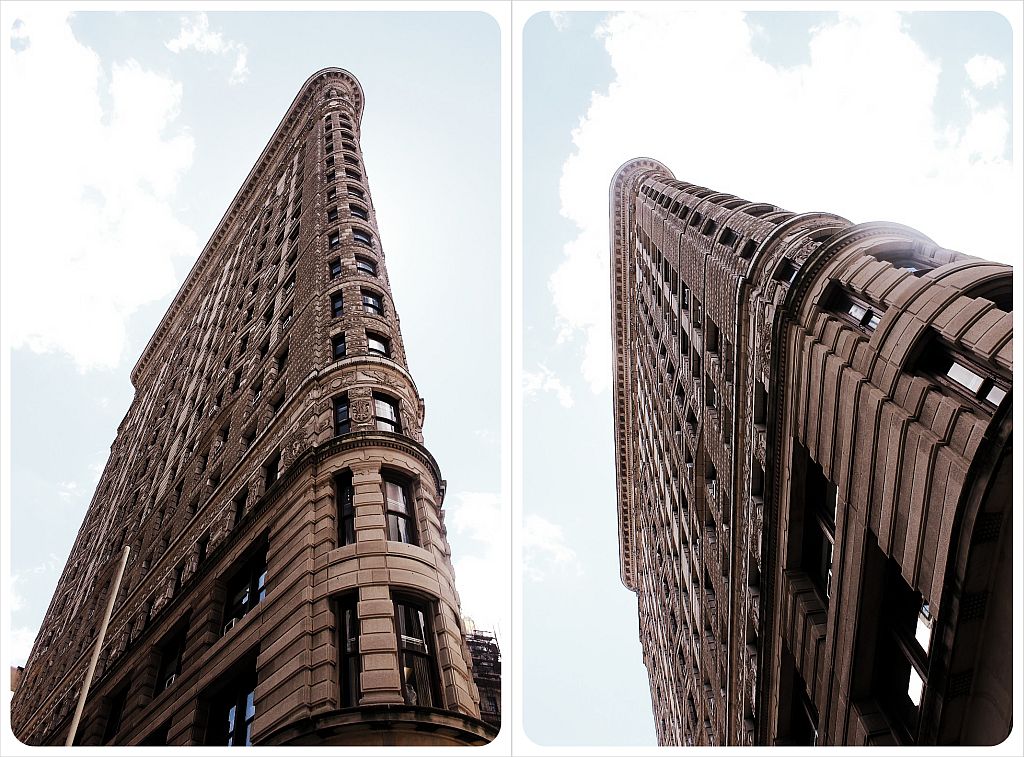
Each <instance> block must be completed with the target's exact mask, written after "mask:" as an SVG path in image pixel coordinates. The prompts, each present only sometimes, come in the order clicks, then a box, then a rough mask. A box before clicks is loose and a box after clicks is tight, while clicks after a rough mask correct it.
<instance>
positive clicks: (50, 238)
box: [2, 4, 507, 664]
mask: <svg viewBox="0 0 1024 757" xmlns="http://www.w3.org/2000/svg"><path fill="white" fill-rule="evenodd" d="M3 27H4V29H5V32H6V34H5V35H4V44H3V51H2V55H3V76H4V79H3V97H4V102H3V118H4V121H3V134H4V138H3V164H4V173H3V196H4V214H3V215H4V224H3V228H2V233H3V251H4V252H3V259H2V262H3V277H2V278H3V287H4V290H3V306H4V318H3V323H4V329H5V332H4V336H5V347H7V346H10V347H11V348H12V349H11V352H10V387H11V412H10V416H9V417H10V419H11V420H10V433H11V441H10V445H9V449H10V471H11V475H10V477H9V481H10V508H9V512H10V519H11V529H10V531H8V532H7V533H8V535H10V536H13V538H12V539H11V542H10V548H9V549H8V550H5V552H6V553H7V554H8V555H9V556H10V567H11V573H10V575H11V583H10V585H9V586H8V587H7V591H6V592H5V597H4V599H5V602H4V604H5V607H6V609H8V610H10V611H11V613H10V623H11V626H10V627H11V633H10V634H5V645H6V646H5V656H6V657H7V661H9V662H10V663H12V664H17V663H21V662H24V659H25V656H26V655H27V653H28V651H29V648H30V645H31V642H32V639H33V637H34V634H35V630H36V628H37V627H38V624H39V622H40V621H41V619H42V616H43V614H44V613H45V610H46V606H47V604H48V602H49V598H50V596H51V595H52V592H53V588H54V586H55V585H56V581H57V579H58V577H59V574H60V571H61V570H62V568H63V565H64V561H65V559H66V557H67V553H68V551H69V549H70V547H71V544H72V542H73V540H74V537H75V535H76V533H77V530H78V527H79V524H80V522H81V519H82V516H83V514H84V512H85V509H86V507H87V506H88V503H89V500H90V498H91V496H92V493H93V489H94V487H95V483H96V480H97V478H98V475H99V472H100V470H101V469H102V466H103V464H104V462H105V460H106V458H107V455H108V453H109V446H110V444H111V442H112V441H113V439H114V436H115V434H116V429H117V425H118V423H119V422H120V420H121V418H122V417H123V415H124V412H125V411H126V409H127V407H128V405H129V403H130V401H131V397H132V393H133V390H132V387H131V384H130V381H129V378H128V375H129V372H130V370H131V368H132V366H133V365H134V363H135V360H136V359H137V358H138V355H139V354H140V352H141V350H142V348H143V347H144V345H145V344H146V341H147V340H148V338H149V336H150V334H151V333H152V331H153V330H154V328H155V327H156V324H157V323H158V322H159V319H160V317H161V316H162V315H163V313H164V311H165V310H166V308H167V306H168V304H169V302H170V299H171V297H172V296H173V295H174V294H175V292H176V291H177V289H178V287H179V286H180V284H181V282H182V281H183V279H184V277H185V275H186V274H187V272H188V270H189V268H190V267H191V265H192V262H193V261H194V260H195V257H196V255H197V254H198V252H199V251H200V249H201V248H202V246H203V245H204V244H205V243H206V240H207V239H208V238H209V235H210V234H211V233H212V231H213V229H214V227H215V225H216V223H217V222H218V221H219V220H220V217H221V215H222V214H223V213H224V211H225V210H226V209H227V206H228V203H229V202H230V200H231V198H232V197H233V196H234V194H235V192H236V191H237V190H238V188H239V186H240V185H241V182H242V180H243V179H244V178H245V176H246V174H247V173H248V172H249V170H250V168H251V167H252V165H253V163H254V162H255V161H256V159H257V158H258V157H259V154H260V152H261V151H262V149H263V147H264V145H265V144H266V142H267V141H268V139H269V138H270V136H271V135H272V133H273V131H274V129H275V128H276V126H277V124H278V122H279V120H280V119H281V117H282V116H283V115H284V113H285V110H286V109H287V107H288V106H289V105H290V103H291V101H292V99H293V97H294V96H295V94H296V93H297V92H298V89H299V87H300V86H301V85H302V83H303V82H304V81H305V80H306V79H307V77H309V75H310V74H312V73H313V72H314V71H316V70H318V69H320V68H322V67H325V66H340V67H343V68H346V69H348V70H350V71H351V72H352V73H354V74H355V75H356V76H357V77H358V78H359V80H360V82H361V83H362V86H363V89H364V91H365V93H366V109H365V112H364V118H363V127H362V137H363V138H362V148H363V154H364V157H365V163H366V170H367V175H368V178H369V182H370V188H371V191H372V192H373V198H374V204H375V207H376V210H377V216H378V221H379V226H380V231H381V240H382V243H383V247H384V252H385V256H386V258H387V263H388V271H389V275H390V278H391V282H392V286H393V291H394V297H395V302H396V306H397V308H398V312H399V314H400V316H401V317H402V332H403V336H404V341H405V344H406V348H407V352H408V358H409V364H410V368H411V370H412V372H413V375H414V377H415V378H416V381H417V385H418V387H419V390H420V393H421V394H422V396H423V397H424V399H425V402H426V410H427V412H426V423H425V426H424V436H425V439H426V444H427V446H428V447H429V448H430V450H431V451H432V452H433V453H434V455H435V456H436V458H437V460H438V462H439V464H440V466H441V470H442V473H443V475H444V476H445V477H446V479H447V481H448V493H447V497H446V501H445V509H446V511H447V515H446V518H447V526H448V533H449V540H450V542H451V545H452V550H453V560H454V563H455V568H456V575H457V581H458V585H459V587H460V591H461V594H462V600H463V610H464V612H465V613H466V614H467V615H470V616H472V617H473V618H474V620H475V621H476V622H477V623H478V624H479V625H480V626H482V627H485V628H498V629H499V630H502V629H501V626H502V614H503V608H504V606H505V601H506V600H505V597H503V596H500V595H497V596H496V595H495V593H494V592H493V590H492V587H491V585H490V580H491V579H492V578H493V577H494V576H499V577H502V576H506V575H507V572H506V571H507V567H506V565H505V560H504V559H499V556H500V555H501V554H502V553H503V549H504V542H503V541H502V540H501V536H502V534H503V533H504V529H503V528H502V527H501V525H502V522H503V521H502V515H501V507H502V498H501V492H500V462H501V447H500V433H501V428H500V371H501V356H500V344H501V340H500V338H498V335H499V334H500V311H499V303H500V286H501V278H500V275H501V274H500V263H501V259H500V243H501V230H500V223H499V222H500V210H501V208H500V199H501V197H500V191H501V185H500V181H501V176H500V154H499V149H500V123H499V112H500V104H499V76H500V49H499V27H498V25H497V24H496V23H495V22H494V20H493V19H492V18H491V17H490V16H488V15H485V14H481V13H471V12H464V13H301V14H299V13H210V14H209V15H203V14H198V13H185V14H183V13H131V12H128V13H98V12H80V13H77V14H75V15H74V16H72V17H70V18H65V17H64V14H62V13H60V12H54V11H53V10H52V9H48V8H38V7H35V8H29V7H26V6H21V7H19V8H17V9H11V8H10V7H8V6H7V5H6V4H5V6H4V15H3ZM290 39H291V40H294V39H302V40H303V44H301V45H291V44H287V45H286V44H284V42H283V41H284V40H290ZM470 313H471V314H472V317H467V314H470ZM441 356H443V358H442V357H441ZM5 383H6V382H5ZM5 414H6V413H5ZM5 478H6V477H5ZM502 583H503V584H504V583H505V582H504V581H502Z"/></svg>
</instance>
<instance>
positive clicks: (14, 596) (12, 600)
mask: <svg viewBox="0 0 1024 757" xmlns="http://www.w3.org/2000/svg"><path fill="white" fill-rule="evenodd" d="M21 580H22V578H21V574H20V573H11V578H10V582H9V585H8V589H7V606H8V608H9V610H10V611H11V612H17V611H18V610H20V609H22V608H23V607H24V606H25V598H24V597H23V596H21V592H19V591H18V582H19V581H21Z"/></svg>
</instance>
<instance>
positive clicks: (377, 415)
mask: <svg viewBox="0 0 1024 757" xmlns="http://www.w3.org/2000/svg"><path fill="white" fill-rule="evenodd" d="M373 415H374V420H375V422H376V424H377V430H378V431H391V432H394V433H396V434H399V433H401V432H402V422H401V420H400V419H399V416H398V400H395V399H392V398H391V397H388V396H387V395H386V394H376V393H375V394H374V395H373Z"/></svg>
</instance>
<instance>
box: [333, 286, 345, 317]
mask: <svg viewBox="0 0 1024 757" xmlns="http://www.w3.org/2000/svg"><path fill="white" fill-rule="evenodd" d="M344 310H345V301H344V298H343V297H342V294H341V292H333V293H332V294H331V317H332V318H337V317H339V316H340V315H341V314H342V313H343V312H344Z"/></svg>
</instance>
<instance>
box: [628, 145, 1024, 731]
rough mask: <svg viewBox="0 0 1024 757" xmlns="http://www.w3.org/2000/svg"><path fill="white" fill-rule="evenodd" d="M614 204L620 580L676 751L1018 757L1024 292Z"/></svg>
mask: <svg viewBox="0 0 1024 757" xmlns="http://www.w3.org/2000/svg"><path fill="white" fill-rule="evenodd" d="M610 202H611V208H610V211H611V218H610V222H611V228H610V239H611V290H612V301H613V323H612V330H613V339H614V343H615V357H616V363H615V390H614V417H615V443H616V465H617V486H618V492H617V494H618V517H619V535H620V564H621V575H622V580H623V583H624V584H625V585H626V586H627V587H628V588H629V589H631V590H633V591H634V592H636V594H637V597H638V607H639V626H640V638H641V641H642V645H643V655H644V662H645V664H646V666H647V669H648V673H649V675H650V681H651V698H652V703H653V708H654V714H655V721H656V727H657V733H658V741H659V743H661V744H697V745H726V744H735V745H755V744H761V745H783V744H788V745H799V744H850V745H864V744H879V745H883V744H884V745H891V744H922V745H923V744H929V745H934V744H995V743H999V742H1001V741H1002V740H1004V739H1005V738H1006V737H1007V736H1008V734H1009V732H1010V717H1011V707H1012V674H1011V669H1012V666H1011V665H1009V664H1005V665H1004V664H1003V662H1004V661H1006V662H1008V661H1009V657H1010V656H1011V654H1012V609H1011V608H1012V535H1011V530H1012V529H1011V503H1012V500H1011V496H1012V483H1013V482H1012V463H1011V457H1012V454H1011V442H1010V435H1011V434H1010V432H1011V422H1012V417H1011V416H1012V413H1011V397H1010V385H1011V375H1012V353H1013V341H1012V337H1013V333H1012V316H1011V314H1012V310H1013V304H1012V274H1011V269H1010V267H1008V266H1006V265H1001V264H996V263H990V262H986V261H984V260H980V259H977V258H973V257H970V256H967V255H963V254H961V253H958V252H954V251H951V250H947V249H943V248H941V247H939V246H938V245H936V244H935V243H934V242H933V241H931V240H930V239H929V238H928V237H926V236H924V235H923V234H921V233H919V232H917V231H915V230H913V229H910V228H907V227H905V226H900V225H897V224H892V223H866V224H857V225H854V224H852V223H850V222H849V221H847V220H845V219H843V218H840V217H838V216H835V215H833V214H830V213H799V214H797V213H791V212H788V211H785V210H783V209H781V208H778V207H776V206H774V205H770V204H765V203H754V202H748V201H746V200H743V199H741V198H738V197H734V196H733V195H729V194H726V193H722V192H716V191H714V190H711V189H707V188H705V187H699V186H695V185H693V184H688V183H686V182H681V181H677V180H676V179H675V177H674V176H673V174H672V172H671V171H669V169H667V168H666V167H665V166H664V165H662V164H660V163H658V162H657V161H655V160H650V159H637V160H633V161H630V162H629V163H626V164H625V165H624V166H622V167H621V168H620V169H619V170H618V172H617V173H616V174H615V176H614V178H613V180H612V184H611V190H610Z"/></svg>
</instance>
